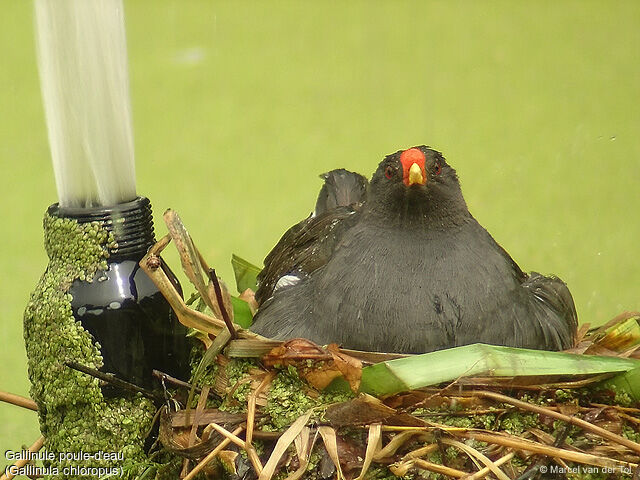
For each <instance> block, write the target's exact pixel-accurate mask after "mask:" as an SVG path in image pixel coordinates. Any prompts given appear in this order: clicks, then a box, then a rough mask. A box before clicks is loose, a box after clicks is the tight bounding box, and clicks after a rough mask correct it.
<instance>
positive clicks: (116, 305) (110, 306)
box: [109, 302, 122, 310]
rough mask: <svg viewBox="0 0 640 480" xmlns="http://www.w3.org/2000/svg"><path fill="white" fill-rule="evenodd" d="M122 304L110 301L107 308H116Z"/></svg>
mask: <svg viewBox="0 0 640 480" xmlns="http://www.w3.org/2000/svg"><path fill="white" fill-rule="evenodd" d="M121 306H122V305H120V302H111V303H110V304H109V308H110V309H111V310H118V309H119V308H120V307H121Z"/></svg>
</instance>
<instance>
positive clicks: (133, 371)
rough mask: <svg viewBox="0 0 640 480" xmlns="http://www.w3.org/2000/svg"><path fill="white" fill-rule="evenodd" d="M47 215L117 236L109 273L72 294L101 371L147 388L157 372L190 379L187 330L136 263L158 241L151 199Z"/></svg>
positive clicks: (84, 283)
mask: <svg viewBox="0 0 640 480" xmlns="http://www.w3.org/2000/svg"><path fill="white" fill-rule="evenodd" d="M48 213H49V215H52V216H55V217H59V218H70V219H74V220H76V221H78V222H79V223H89V222H98V223H99V224H100V225H101V226H102V227H103V228H105V229H106V230H108V231H109V232H111V233H113V235H114V239H115V243H116V245H117V246H115V247H110V248H109V258H108V260H107V265H108V268H107V270H106V271H98V273H97V274H96V276H95V278H93V279H92V281H90V282H89V281H82V280H75V281H74V282H73V284H72V285H71V288H70V290H69V293H70V294H71V295H72V297H73V300H72V301H71V307H72V311H73V315H74V317H75V318H76V319H77V320H79V321H80V322H81V324H82V326H83V327H84V328H85V329H86V330H87V331H88V332H89V333H91V335H92V336H93V338H94V340H95V341H97V342H98V343H99V344H100V352H101V354H102V357H103V362H104V366H103V367H102V368H101V370H102V371H104V372H108V373H113V374H115V375H116V376H117V377H119V378H122V379H124V380H127V381H129V382H132V383H135V384H136V385H139V386H141V387H145V388H149V387H151V386H152V385H153V377H152V370H153V369H157V370H160V371H163V372H165V373H168V374H170V375H172V376H175V377H177V378H181V379H184V380H186V379H188V376H189V354H190V350H191V342H190V340H189V338H187V337H186V336H185V335H186V333H187V328H186V327H185V326H183V325H182V324H181V323H180V322H179V321H178V319H177V317H176V315H175V313H174V312H173V310H172V309H171V307H170V306H169V304H168V303H167V301H166V300H165V298H164V297H163V295H162V294H161V293H160V292H159V291H158V289H157V288H156V286H155V284H154V283H153V282H152V281H151V279H150V278H149V277H148V276H147V274H146V273H145V272H144V270H142V269H141V268H140V266H139V265H138V262H139V261H140V260H141V259H142V257H143V256H144V255H145V254H146V252H147V250H148V249H149V247H150V246H151V245H153V244H154V243H155V237H154V231H153V216H152V211H151V203H150V202H149V199H147V198H145V197H138V198H136V199H135V200H133V201H131V202H127V203H122V204H118V205H116V206H113V207H97V208H62V207H59V206H58V204H54V205H52V206H51V207H49V211H48ZM162 268H163V269H164V271H165V272H166V273H167V275H168V277H169V278H170V279H171V280H172V281H173V282H175V285H176V286H177V288H178V290H179V291H180V292H181V289H180V286H179V284H178V281H177V279H176V278H175V275H174V274H173V273H172V272H171V271H170V270H169V268H168V267H167V266H166V265H164V264H163V265H162ZM103 391H105V390H104V389H103ZM105 393H107V392H106V391H105Z"/></svg>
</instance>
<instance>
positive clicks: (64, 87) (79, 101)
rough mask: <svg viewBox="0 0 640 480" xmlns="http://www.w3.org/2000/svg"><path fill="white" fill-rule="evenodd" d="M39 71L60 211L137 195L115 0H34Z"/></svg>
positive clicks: (122, 33) (122, 45)
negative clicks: (65, 208)
mask: <svg viewBox="0 0 640 480" xmlns="http://www.w3.org/2000/svg"><path fill="white" fill-rule="evenodd" d="M35 19H36V39H37V42H36V44H37V49H38V67H39V70H40V82H41V87H42V97H43V101H44V109H45V115H46V120H47V130H48V134H49V145H50V147H51V157H52V160H53V168H54V173H55V177H56V186H57V189H58V199H59V202H60V205H61V206H63V207H92V206H99V205H104V206H110V205H115V204H118V203H122V202H126V201H129V200H132V199H134V198H135V197H136V186H135V184H136V180H135V161H134V151H133V128H132V119H131V101H130V99H129V75H128V69H127V47H126V38H125V28H124V9H123V5H122V0H35Z"/></svg>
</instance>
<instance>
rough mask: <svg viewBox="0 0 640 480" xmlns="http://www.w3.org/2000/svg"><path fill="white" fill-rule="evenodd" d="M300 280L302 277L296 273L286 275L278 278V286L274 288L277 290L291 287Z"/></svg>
mask: <svg viewBox="0 0 640 480" xmlns="http://www.w3.org/2000/svg"><path fill="white" fill-rule="evenodd" d="M299 281H300V277H297V276H295V275H285V276H284V277H280V278H279V279H278V282H277V283H276V286H275V288H274V289H273V290H274V291H275V290H279V289H281V288H284V287H290V286H291V285H295V284H296V283H298V282H299Z"/></svg>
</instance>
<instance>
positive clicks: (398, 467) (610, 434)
mask: <svg viewBox="0 0 640 480" xmlns="http://www.w3.org/2000/svg"><path fill="white" fill-rule="evenodd" d="M165 221H166V223H167V225H168V227H169V232H170V234H169V235H167V236H166V237H165V238H164V239H162V240H161V241H160V242H158V244H156V246H155V247H154V248H153V249H152V250H151V251H150V252H149V254H148V255H147V257H146V258H145V259H143V260H142V262H141V265H142V266H143V268H145V270H147V272H148V273H149V275H150V276H151V278H152V279H153V280H154V282H156V284H157V285H158V287H159V288H160V290H161V291H162V292H163V293H164V294H165V296H166V297H167V299H168V300H169V302H170V303H171V304H172V306H173V308H174V310H175V311H176V312H177V313H178V316H179V318H180V320H181V322H182V323H184V324H185V325H187V326H189V327H192V328H194V329H195V331H196V336H197V337H198V338H199V339H200V340H201V341H202V343H203V346H204V348H203V350H202V355H201V358H198V368H197V369H195V371H194V377H193V378H192V384H190V385H188V387H189V389H190V390H189V391H186V390H183V391H182V393H179V395H178V396H177V397H176V401H175V402H173V403H172V404H171V405H170V406H165V407H164V408H163V410H162V413H161V415H160V435H159V440H160V442H161V444H162V446H163V447H164V448H165V449H166V450H169V451H170V452H171V453H173V454H175V455H177V456H179V457H182V458H183V459H184V462H183V465H182V472H181V477H182V478H185V479H192V478H196V477H197V476H200V477H198V478H221V477H223V476H224V475H226V476H229V477H230V478H243V479H245V478H246V479H248V478H258V479H260V480H268V479H271V478H279V479H285V478H286V479H288V480H295V479H299V478H313V479H334V478H335V479H342V478H345V479H358V480H360V479H364V478H376V479H381V478H396V477H402V478H466V479H481V478H497V479H500V480H506V479H516V478H518V479H525V478H536V476H537V478H615V479H619V478H638V476H640V473H638V464H639V463H640V444H639V443H638V440H640V408H636V407H638V402H637V396H636V393H637V392H636V391H635V390H634V389H635V388H637V384H635V381H636V380H637V379H638V375H637V373H638V371H637V370H634V368H636V367H637V366H638V364H636V363H635V362H634V361H633V360H631V358H638V357H640V354H639V353H638V352H639V350H638V349H639V348H640V326H639V325H638V319H640V316H638V315H637V314H632V313H628V314H623V315H621V316H619V317H617V318H615V319H614V320H612V321H611V322H609V324H607V325H605V326H603V327H600V328H598V329H592V330H589V328H588V326H584V327H583V328H582V329H581V330H580V332H579V333H578V338H577V339H576V347H575V348H574V349H572V350H571V351H570V353H572V354H573V355H565V354H563V353H556V352H532V351H524V350H519V349H506V348H504V347H490V346H470V347H461V348H459V349H452V350H449V351H443V352H436V353H437V354H438V356H437V357H436V356H435V355H436V353H434V354H427V355H431V357H427V355H421V356H415V357H414V358H410V356H399V355H389V354H374V353H366V352H354V351H348V350H343V349H340V348H338V346H337V345H329V346H328V347H321V346H318V345H315V344H313V343H312V342H310V341H308V340H304V339H295V340H291V341H288V342H285V343H281V342H273V341H269V340H266V339H264V338H261V337H259V336H257V335H255V334H253V333H251V332H250V331H248V330H246V329H242V328H240V326H239V325H238V324H237V323H235V322H234V321H233V318H232V317H233V311H234V309H233V308H232V304H233V301H232V300H231V296H230V295H229V294H228V292H227V291H226V287H225V286H224V284H221V282H219V280H218V279H217V277H216V276H215V272H213V270H211V269H209V267H208V266H207V265H206V263H205V262H204V260H203V258H202V256H201V255H200V253H199V252H198V250H197V248H196V247H195V246H194V245H193V243H192V241H191V239H190V237H189V235H188V234H187V231H186V229H185V228H184V226H183V225H182V223H181V222H180V219H179V218H178V216H177V215H176V214H175V213H174V212H171V211H168V212H166V213H165ZM170 240H174V242H175V243H176V245H177V247H178V250H179V252H180V255H181V259H182V265H183V268H184V270H185V272H186V274H187V276H188V277H189V278H190V280H191V281H192V282H193V284H194V285H195V287H196V289H197V291H198V294H199V297H200V300H199V303H200V308H195V309H192V308H189V307H188V306H187V305H186V304H185V303H184V302H183V301H182V299H181V298H180V296H179V295H178V293H177V292H175V289H174V288H173V285H172V284H171V283H170V282H169V281H168V280H167V279H166V277H165V275H164V273H163V271H162V269H159V268H157V265H158V264H159V263H158V262H157V257H156V256H157V255H159V253H160V251H161V250H162V249H163V248H164V247H165V246H166V245H167V244H168V243H169V241H170ZM246 273H247V272H246V271H242V272H239V273H238V272H236V276H237V278H242V277H243V276H244V275H246ZM203 274H206V275H203ZM203 276H204V279H203ZM240 283H241V282H238V284H239V291H243V293H242V295H240V296H239V297H238V299H240V300H243V301H245V302H246V303H247V305H248V306H249V307H250V309H251V310H253V309H254V308H255V304H254V301H253V297H252V291H251V290H250V289H249V290H245V289H241V288H240V286H241V285H240ZM454 350H456V351H455V352H454ZM576 354H579V355H580V356H578V355H576ZM536 355H540V356H536ZM593 355H597V356H593ZM398 357H405V358H403V359H401V360H397V359H398ZM416 359H419V360H420V361H421V362H422V363H421V364H418V363H415V365H422V367H424V368H422V370H421V371H422V374H421V375H418V374H417V372H418V370H419V368H418V367H416V368H417V369H416V375H413V376H412V375H411V372H410V373H409V376H408V377H409V378H408V377H407V367H408V368H409V369H410V368H411V365H412V364H411V363H408V362H409V361H414V360H415V361H418V360H416ZM505 359H507V361H506V364H509V363H511V364H513V365H512V366H513V371H512V372H511V371H510V370H509V365H507V366H506V367H505V362H504V360H505ZM600 361H601V362H603V363H602V364H600V363H598V362H600ZM430 362H432V363H430ZM434 362H435V363H434ZM443 362H448V364H450V365H452V367H451V368H450V369H448V370H449V371H447V372H445V373H443V371H442V365H444V364H443ZM554 362H559V363H557V364H556V363H554ZM563 362H564V363H563ZM566 362H569V363H566ZM594 362H595V363H594ZM614 364H615V365H614ZM436 365H439V366H436ZM434 366H435V367H434ZM432 367H433V368H432ZM505 368H506V370H505ZM563 368H565V369H567V368H570V369H569V370H568V371H563ZM425 369H426V371H427V372H426V373H427V375H426V377H425ZM430 370H432V371H431V372H430ZM434 370H437V371H434ZM625 371H626V372H627V373H626V374H621V373H620V372H625ZM505 372H506V374H505ZM429 373H432V378H429ZM447 375H449V376H448V377H447ZM416 376H420V377H421V378H420V379H419V380H416V381H413V380H414V379H415V377H416ZM165 380H168V381H169V380H170V379H168V378H165ZM420 382H422V383H420ZM183 386H184V385H183ZM185 405H186V406H187V407H186V408H185V407H184V406H185Z"/></svg>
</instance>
